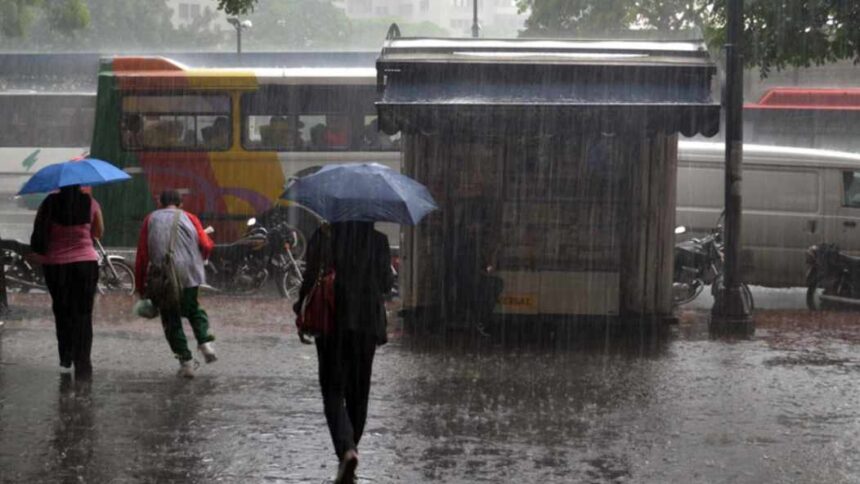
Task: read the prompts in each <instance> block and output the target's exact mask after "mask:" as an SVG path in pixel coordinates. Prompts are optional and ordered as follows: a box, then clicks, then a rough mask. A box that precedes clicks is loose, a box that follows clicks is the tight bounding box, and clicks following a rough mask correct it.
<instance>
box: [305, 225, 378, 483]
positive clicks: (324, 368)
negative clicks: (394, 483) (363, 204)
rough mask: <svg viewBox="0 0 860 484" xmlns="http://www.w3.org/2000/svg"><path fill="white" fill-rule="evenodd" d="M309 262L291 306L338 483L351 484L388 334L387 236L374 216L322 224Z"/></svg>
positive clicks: (312, 246)
mask: <svg viewBox="0 0 860 484" xmlns="http://www.w3.org/2000/svg"><path fill="white" fill-rule="evenodd" d="M307 254H308V256H307V267H306V269H305V273H304V282H303V283H302V288H301V291H300V292H299V300H298V301H297V302H296V304H295V305H294V306H293V309H294V311H295V312H296V324H297V327H298V329H299V338H301V340H302V342H304V343H309V342H310V341H309V340H308V339H307V338H306V336H307V334H313V335H314V336H315V337H314V343H315V345H316V349H317V360H318V363H319V379H320V387H321V390H322V396H323V407H324V409H325V417H326V422H327V423H328V427H329V431H330V433H331V437H332V442H333V444H334V449H335V454H336V455H337V458H338V460H339V462H340V465H339V466H338V474H337V479H336V480H335V482H336V483H351V482H354V479H355V469H356V466H357V465H358V442H359V440H360V439H361V435H362V433H363V431H364V425H365V422H366V420H367V407H368V399H369V396H370V377H371V370H372V367H373V357H374V354H375V351H376V347H377V346H378V345H381V344H384V343H385V342H386V341H387V338H386V313H385V303H384V300H385V295H386V294H388V292H390V291H391V286H392V284H393V282H394V277H393V274H392V273H391V252H390V249H389V246H388V238H387V237H386V236H385V235H383V234H382V233H380V232H378V231H376V230H374V229H373V223H371V222H336V223H333V224H331V225H323V226H322V227H321V228H320V229H319V230H317V232H316V233H314V235H313V236H312V237H311V239H310V241H309V242H308V252H307Z"/></svg>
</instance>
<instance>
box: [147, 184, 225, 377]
mask: <svg viewBox="0 0 860 484" xmlns="http://www.w3.org/2000/svg"><path fill="white" fill-rule="evenodd" d="M159 202H160V204H161V208H160V209H158V210H156V211H154V212H152V213H151V214H149V215H148V216H147V217H146V218H145V219H144V220H143V226H142V227H141V230H140V238H139V239H138V243H137V258H136V261H135V288H136V291H137V292H138V294H139V295H140V296H141V297H144V295H145V294H146V275H147V272H148V270H149V266H150V263H153V264H159V263H161V262H162V261H163V260H164V257H165V255H166V254H167V253H168V251H169V250H171V247H170V245H171V239H173V247H172V257H173V262H174V267H175V269H176V272H177V276H178V279H179V282H180V285H181V287H182V291H181V295H180V304H179V308H178V309H168V308H164V309H162V308H159V309H160V310H161V323H162V325H163V326H164V336H165V337H166V338H167V342H168V344H169V345H170V349H171V350H172V351H173V354H174V355H175V356H176V358H177V359H178V360H179V365H180V366H179V376H182V377H185V378H193V377H194V361H193V356H192V354H191V351H190V350H189V349H188V341H187V340H186V338H185V332H184V331H183V329H182V318H183V317H184V318H187V319H188V321H189V323H190V324H191V329H192V330H193V332H194V337H195V338H196V339H197V345H198V346H197V348H198V350H199V351H200V352H201V353H202V354H203V357H204V359H205V361H206V363H212V362H214V361H215V360H217V359H218V358H217V356H216V355H215V347H214V345H213V344H212V341H214V340H215V337H214V336H213V335H212V333H210V332H209V317H208V315H207V314H206V311H205V310H203V308H201V307H200V303H199V302H198V300H197V297H198V292H199V289H200V285H202V284H203V283H204V282H205V272H204V269H203V261H204V260H205V259H206V258H208V257H209V254H210V253H211V252H212V248H213V247H214V245H215V244H214V243H213V242H212V239H210V238H209V235H208V234H207V233H206V232H205V231H204V230H203V226H202V225H201V224H200V220H199V219H198V218H197V217H196V216H195V215H194V214H192V213H190V212H186V211H185V210H182V198H181V196H180V194H179V192H177V191H175V190H167V191H165V192H163V193H162V194H161V196H160V197H159ZM174 227H175V229H174ZM174 231H175V236H173V237H172V233H173V232H174Z"/></svg>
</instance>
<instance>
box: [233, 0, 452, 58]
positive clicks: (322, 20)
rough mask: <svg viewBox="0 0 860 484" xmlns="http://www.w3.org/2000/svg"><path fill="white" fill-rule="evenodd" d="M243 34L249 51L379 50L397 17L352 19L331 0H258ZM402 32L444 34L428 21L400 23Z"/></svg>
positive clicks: (407, 33) (445, 32)
mask: <svg viewBox="0 0 860 484" xmlns="http://www.w3.org/2000/svg"><path fill="white" fill-rule="evenodd" d="M247 18H248V19H249V20H251V22H252V23H253V25H254V27H253V28H251V29H250V30H248V31H247V32H246V33H245V34H244V36H243V37H242V41H243V43H244V44H245V46H247V48H248V49H249V50H255V49H256V50H284V49H299V50H319V49H343V48H346V49H351V50H359V49H374V50H375V49H378V48H380V46H381V45H382V42H383V40H385V34H386V33H387V32H388V27H389V26H390V25H391V24H392V23H393V22H397V21H398V19H396V18H376V19H367V20H351V19H349V18H348V17H347V16H346V14H344V12H343V10H341V9H339V8H337V7H335V6H334V5H332V3H331V2H330V1H321V0H259V2H258V3H257V7H256V9H255V10H254V12H253V13H252V14H251V15H249V16H248V17H247ZM400 27H401V30H402V32H403V33H404V35H411V36H415V35H438V36H447V35H448V32H447V31H446V30H444V29H442V28H441V27H438V26H437V25H435V24H433V23H430V22H423V23H419V24H400Z"/></svg>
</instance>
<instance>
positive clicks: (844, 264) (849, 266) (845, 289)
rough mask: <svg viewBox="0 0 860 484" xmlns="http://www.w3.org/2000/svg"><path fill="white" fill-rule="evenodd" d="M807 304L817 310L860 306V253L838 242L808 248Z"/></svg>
mask: <svg viewBox="0 0 860 484" xmlns="http://www.w3.org/2000/svg"><path fill="white" fill-rule="evenodd" d="M806 265H807V266H808V267H809V269H808V270H807V273H806V286H807V288H806V306H807V307H808V308H809V309H811V310H813V311H819V310H822V309H835V308H837V307H839V306H860V292H858V289H860V284H858V282H860V257H852V256H850V255H847V254H843V253H841V252H840V250H839V246H837V245H836V244H821V245H813V246H811V247H809V249H807V251H806Z"/></svg>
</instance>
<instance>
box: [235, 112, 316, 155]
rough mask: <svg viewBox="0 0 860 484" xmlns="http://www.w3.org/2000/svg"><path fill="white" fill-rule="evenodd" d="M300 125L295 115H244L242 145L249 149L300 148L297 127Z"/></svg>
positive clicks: (283, 149) (277, 149)
mask: <svg viewBox="0 0 860 484" xmlns="http://www.w3.org/2000/svg"><path fill="white" fill-rule="evenodd" d="M302 126H303V124H302V123H300V122H297V121H296V117H295V116H287V115H283V116H279V115H274V116H270V115H268V114H266V115H249V116H246V117H245V133H244V141H243V145H244V146H245V148H246V149H249V150H275V151H285V150H296V149H301V139H300V138H299V129H300V128H301V127H302Z"/></svg>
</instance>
